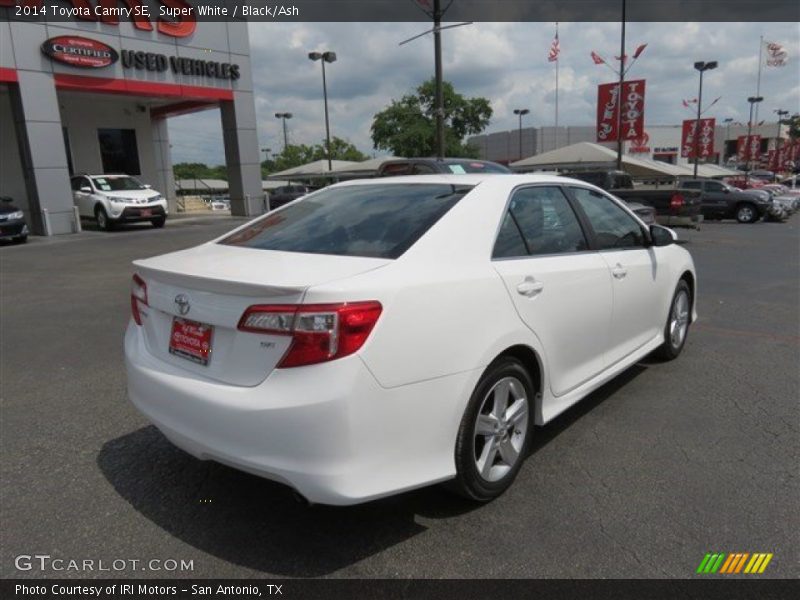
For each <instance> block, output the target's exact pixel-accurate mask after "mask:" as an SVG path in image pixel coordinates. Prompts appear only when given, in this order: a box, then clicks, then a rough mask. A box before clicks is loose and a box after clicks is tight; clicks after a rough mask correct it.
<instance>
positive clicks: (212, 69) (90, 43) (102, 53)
mask: <svg viewBox="0 0 800 600" xmlns="http://www.w3.org/2000/svg"><path fill="white" fill-rule="evenodd" d="M42 52H43V53H44V54H46V55H47V56H48V57H50V59H51V60H55V61H57V62H60V63H63V64H65V65H69V66H71V67H80V68H82V69H98V68H102V67H108V66H111V65H113V64H114V63H115V62H117V60H118V59H119V54H118V53H117V51H116V50H114V49H113V48H111V47H110V46H107V45H106V44H104V43H103V42H98V41H97V40H92V39H89V38H85V37H81V36H77V35H61V36H58V37H54V38H50V39H49V40H47V41H46V42H44V43H43V44H42ZM122 68H124V69H136V70H140V71H155V72H163V71H166V70H171V71H172V72H173V73H175V74H181V75H188V76H197V77H213V78H216V79H230V80H232V81H235V80H237V79H239V77H241V73H240V71H239V65H237V64H234V63H221V62H217V61H213V60H203V59H198V58H186V57H183V56H167V55H166V54H158V53H155V52H141V51H134V50H122Z"/></svg>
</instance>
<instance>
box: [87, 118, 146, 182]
mask: <svg viewBox="0 0 800 600" xmlns="http://www.w3.org/2000/svg"><path fill="white" fill-rule="evenodd" d="M97 138H98V140H99V141H100V156H101V158H102V161H103V172H104V173H125V174H126V175H141V173H142V172H141V170H140V169H139V149H138V147H137V146H136V130H135V129H98V130H97Z"/></svg>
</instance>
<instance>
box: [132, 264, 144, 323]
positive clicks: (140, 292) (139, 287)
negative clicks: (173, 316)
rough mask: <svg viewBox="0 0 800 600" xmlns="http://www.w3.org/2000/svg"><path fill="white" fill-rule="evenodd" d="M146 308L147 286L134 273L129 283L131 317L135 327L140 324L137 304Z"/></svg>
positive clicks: (140, 317)
mask: <svg viewBox="0 0 800 600" xmlns="http://www.w3.org/2000/svg"><path fill="white" fill-rule="evenodd" d="M140 302H141V303H142V304H144V305H145V306H147V284H146V283H145V282H144V279H142V278H141V277H139V275H137V274H136V273H134V274H133V281H132V282H131V315H132V316H133V320H134V321H135V322H136V324H137V325H141V324H142V315H141V314H139V303H140Z"/></svg>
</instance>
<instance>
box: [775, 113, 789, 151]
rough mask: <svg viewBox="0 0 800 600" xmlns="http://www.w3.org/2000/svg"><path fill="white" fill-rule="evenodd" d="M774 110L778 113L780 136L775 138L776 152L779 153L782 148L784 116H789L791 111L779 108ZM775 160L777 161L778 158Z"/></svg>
mask: <svg viewBox="0 0 800 600" xmlns="http://www.w3.org/2000/svg"><path fill="white" fill-rule="evenodd" d="M774 112H775V114H777V115H778V137H776V138H775V154H777V153H778V150H780V149H781V125H783V118H784V117H788V116H789V111H788V110H783V109H780V108H778V109H776V110H775V111H774ZM775 160H776V161H777V158H776V159H775Z"/></svg>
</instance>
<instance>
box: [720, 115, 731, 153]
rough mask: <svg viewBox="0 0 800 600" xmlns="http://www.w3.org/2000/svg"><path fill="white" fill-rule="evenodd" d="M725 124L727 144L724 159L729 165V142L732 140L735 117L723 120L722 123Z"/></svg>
mask: <svg viewBox="0 0 800 600" xmlns="http://www.w3.org/2000/svg"><path fill="white" fill-rule="evenodd" d="M722 122H723V123H725V144H724V146H723V148H724V152H723V156H722V158H723V159H724V160H725V162H726V163H727V159H728V140H730V139H731V123H733V117H728V118H727V119H723V121H722Z"/></svg>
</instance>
